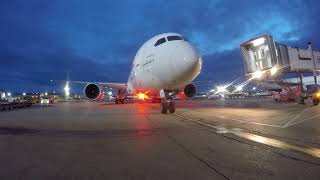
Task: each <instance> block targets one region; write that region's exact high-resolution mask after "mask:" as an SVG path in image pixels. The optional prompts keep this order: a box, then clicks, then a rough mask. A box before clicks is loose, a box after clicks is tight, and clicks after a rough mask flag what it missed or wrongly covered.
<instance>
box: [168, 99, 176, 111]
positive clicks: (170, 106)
mask: <svg viewBox="0 0 320 180" xmlns="http://www.w3.org/2000/svg"><path fill="white" fill-rule="evenodd" d="M168 110H169V112H170V113H174V112H175V111H176V105H175V103H174V102H173V101H170V102H169V106H168Z"/></svg>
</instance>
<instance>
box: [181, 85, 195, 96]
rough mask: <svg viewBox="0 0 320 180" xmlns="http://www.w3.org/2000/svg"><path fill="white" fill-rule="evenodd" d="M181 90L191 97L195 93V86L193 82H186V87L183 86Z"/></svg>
mask: <svg viewBox="0 0 320 180" xmlns="http://www.w3.org/2000/svg"><path fill="white" fill-rule="evenodd" d="M183 92H184V94H185V95H186V96H187V97H189V98H190V97H193V96H194V95H196V92H197V88H196V86H195V85H193V84H188V85H186V87H184V89H183Z"/></svg>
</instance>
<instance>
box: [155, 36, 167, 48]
mask: <svg viewBox="0 0 320 180" xmlns="http://www.w3.org/2000/svg"><path fill="white" fill-rule="evenodd" d="M165 42H166V38H161V39H159V40H158V41H157V42H156V43H155V44H154V46H159V45H160V44H163V43H165Z"/></svg>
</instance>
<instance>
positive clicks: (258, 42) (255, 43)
mask: <svg viewBox="0 0 320 180" xmlns="http://www.w3.org/2000/svg"><path fill="white" fill-rule="evenodd" d="M264 42H265V39H264V38H259V39H256V40H253V41H252V44H253V46H254V47H256V46H259V45H261V44H263V43H264Z"/></svg>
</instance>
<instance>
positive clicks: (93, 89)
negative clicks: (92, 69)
mask: <svg viewBox="0 0 320 180" xmlns="http://www.w3.org/2000/svg"><path fill="white" fill-rule="evenodd" d="M100 92H101V90H100V87H99V86H98V85H96V84H87V85H86V87H85V88H84V95H85V96H86V97H87V98H88V99H92V100H96V99H97V98H98V97H99V95H100Z"/></svg>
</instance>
